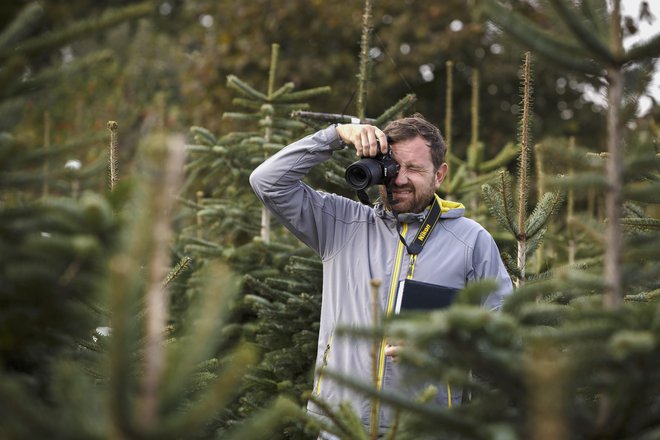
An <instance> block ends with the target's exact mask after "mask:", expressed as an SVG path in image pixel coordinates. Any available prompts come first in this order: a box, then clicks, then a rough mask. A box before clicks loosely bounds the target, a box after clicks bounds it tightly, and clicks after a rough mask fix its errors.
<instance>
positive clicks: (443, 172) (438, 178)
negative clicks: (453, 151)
mask: <svg viewBox="0 0 660 440" xmlns="http://www.w3.org/2000/svg"><path fill="white" fill-rule="evenodd" d="M447 171H449V166H448V165H447V162H443V164H442V165H440V168H438V169H437V170H436V172H435V187H436V188H438V187H439V186H440V184H441V183H442V181H443V180H445V177H447Z"/></svg>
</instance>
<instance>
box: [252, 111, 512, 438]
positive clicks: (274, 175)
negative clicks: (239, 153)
mask: <svg viewBox="0 0 660 440" xmlns="http://www.w3.org/2000/svg"><path fill="white" fill-rule="evenodd" d="M388 139H389V141H390V142H389V143H388ZM347 144H350V145H353V146H354V148H355V150H356V154H357V156H360V157H375V156H376V154H377V153H383V154H384V153H387V151H388V149H389V148H391V150H392V155H393V157H394V159H395V160H396V162H397V163H398V164H399V166H400V168H399V171H398V173H397V174H396V177H395V178H394V179H393V180H392V181H391V182H390V184H389V188H386V187H384V186H382V187H381V188H380V193H381V202H380V203H378V204H376V205H375V206H374V207H370V206H367V205H364V204H361V203H358V202H356V201H354V200H350V199H347V198H345V197H341V196H338V195H335V194H328V193H323V192H319V191H316V190H314V189H312V188H310V187H309V186H307V185H306V184H305V183H303V182H302V179H303V178H304V177H305V175H306V174H307V173H308V172H309V170H310V169H311V168H312V167H313V166H315V165H317V164H319V163H321V162H323V161H325V160H328V159H329V158H330V157H331V156H332V152H333V151H335V150H339V149H341V148H343V147H344V146H345V145H347ZM445 151H446V146H445V143H444V141H443V139H442V136H441V135H440V131H439V130H438V129H437V128H436V127H435V126H433V125H432V124H430V123H429V122H427V121H426V120H425V119H424V118H423V117H422V116H421V115H419V114H416V115H413V116H412V117H408V118H403V119H399V120H396V121H393V122H391V123H390V124H388V125H387V127H386V128H385V129H384V130H380V129H379V128H378V127H375V126H371V125H361V124H346V125H339V124H335V125H333V126H330V127H328V128H326V129H323V130H320V131H318V132H316V133H315V134H312V135H310V136H307V137H306V138H304V139H301V140H299V141H297V142H294V143H293V144H291V145H289V146H288V147H286V148H284V149H282V150H281V151H280V152H278V153H277V154H275V155H274V156H272V157H271V158H269V159H268V160H266V161H265V162H264V163H263V164H262V165H260V166H259V167H258V168H257V169H256V170H255V171H254V172H253V173H252V175H251V176H250V184H251V185H252V188H253V189H254V191H255V193H256V194H257V196H258V197H259V198H260V199H261V201H262V202H263V203H264V205H265V206H266V207H267V208H268V209H270V210H271V211H272V212H273V214H274V216H275V217H276V218H277V219H278V220H279V221H280V222H282V224H284V225H285V226H286V227H287V228H288V229H289V230H290V231H291V232H293V234H295V235H296V236H297V237H298V238H299V239H300V240H302V241H303V242H304V243H305V244H307V245H308V246H310V247H311V248H312V249H313V250H314V251H316V252H317V253H318V254H319V256H320V257H321V259H322V261H323V299H322V308H321V325H320V331H319V340H318V351H317V357H316V367H317V369H316V376H315V381H314V389H313V392H314V393H315V395H317V396H319V398H320V399H322V400H324V401H325V402H328V403H330V404H332V405H336V404H339V403H341V402H343V401H349V402H350V403H351V404H352V406H353V407H354V409H355V410H356V411H357V412H358V414H359V416H360V417H361V419H362V422H363V424H364V425H365V426H369V423H370V420H372V419H377V420H379V429H380V430H385V429H386V428H387V427H388V426H389V425H390V424H391V423H392V420H391V414H390V410H389V409H388V408H378V409H377V410H375V411H374V412H373V413H372V408H371V403H372V399H371V398H369V397H367V396H364V395H362V394H360V393H358V392H356V391H353V390H351V389H348V388H346V387H343V386H341V385H339V384H337V383H336V382H333V381H331V380H330V379H328V378H327V377H324V372H325V371H326V369H327V370H331V371H334V372H336V373H339V374H343V375H347V376H350V377H353V378H358V379H361V380H364V381H365V382H371V380H372V362H373V360H372V357H371V347H370V343H369V342H367V341H360V340H356V339H355V338H350V337H349V336H344V335H341V336H340V335H337V334H336V333H335V330H336V329H337V328H338V327H344V328H346V327H356V328H357V327H367V326H369V325H371V324H373V323H374V317H373V305H372V303H373V300H372V296H373V295H372V293H371V281H372V280H380V281H382V286H383V287H382V288H381V291H380V292H379V302H380V304H379V308H380V314H381V316H383V315H385V316H391V315H392V314H393V313H394V308H395V302H396V301H395V297H396V295H397V290H398V287H399V283H401V282H402V281H404V280H408V281H412V280H416V281H421V282H425V283H430V284H432V285H436V286H443V287H444V288H450V289H461V288H463V287H464V286H465V285H466V284H467V283H469V282H471V281H474V280H478V279H484V278H493V279H496V280H497V281H498V282H499V285H500V288H499V290H498V291H497V292H495V293H493V294H491V295H489V296H488V298H486V299H485V300H484V303H483V305H484V307H486V308H488V309H492V310H495V309H497V308H499V307H500V306H501V304H502V301H503V298H504V296H505V295H507V294H508V293H510V292H511V289H512V287H511V280H510V278H509V275H508V274H507V271H506V269H505V268H504V265H503V264H502V261H501V258H500V254H499V251H498V249H497V246H496V245H495V242H494V241H493V238H492V237H491V235H490V234H489V233H488V232H487V231H486V230H485V229H483V228H482V227H481V226H480V225H479V224H477V223H476V222H474V221H472V220H469V219H467V218H465V217H463V212H464V207H463V205H461V204H460V203H455V202H448V201H444V200H441V199H440V198H439V197H438V196H437V195H436V194H435V191H436V189H437V188H438V187H439V185H440V183H442V181H443V179H444V178H445V176H446V175H447V164H446V163H445V161H444V156H445ZM434 213H437V214H438V215H439V218H436V217H434V215H435V214H434ZM431 217H433V218H431ZM420 243H421V245H420ZM395 354H396V347H392V346H389V345H386V343H385V341H383V344H382V346H381V350H380V353H379V354H378V359H377V362H376V364H377V372H378V387H379V388H381V389H383V390H394V389H396V390H400V389H401V388H399V387H400V384H399V383H398V382H399V379H398V372H397V368H396V366H395V365H394V364H393V359H392V357H393V356H394V355H395ZM460 399H461V395H460V392H459V391H458V390H456V392H452V390H451V389H446V390H440V392H439V393H438V398H437V401H438V402H439V403H440V404H444V405H451V404H452V402H453V403H457V402H459V401H460ZM308 411H309V412H310V413H313V414H315V415H317V416H319V417H322V415H323V414H322V412H321V411H320V409H319V408H318V407H317V406H316V405H314V404H313V402H310V404H309V405H308Z"/></svg>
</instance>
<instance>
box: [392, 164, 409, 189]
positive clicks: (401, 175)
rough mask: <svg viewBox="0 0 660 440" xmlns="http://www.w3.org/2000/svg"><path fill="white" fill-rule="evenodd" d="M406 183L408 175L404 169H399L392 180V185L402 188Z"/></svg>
mask: <svg viewBox="0 0 660 440" xmlns="http://www.w3.org/2000/svg"><path fill="white" fill-rule="evenodd" d="M407 183H408V173H406V169H405V168H404V167H401V168H399V172H398V173H397V175H396V178H395V179H394V184H395V185H396V186H403V185H405V184H407Z"/></svg>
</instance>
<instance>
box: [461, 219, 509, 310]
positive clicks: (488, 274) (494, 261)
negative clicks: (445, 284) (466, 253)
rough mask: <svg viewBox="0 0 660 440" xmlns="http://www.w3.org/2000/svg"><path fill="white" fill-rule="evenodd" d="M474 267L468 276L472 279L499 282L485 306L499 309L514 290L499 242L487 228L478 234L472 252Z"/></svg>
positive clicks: (486, 300)
mask: <svg viewBox="0 0 660 440" xmlns="http://www.w3.org/2000/svg"><path fill="white" fill-rule="evenodd" d="M472 268H473V272H472V273H470V274H469V276H468V278H469V279H470V280H472V281H475V280H481V279H493V280H495V281H496V282H497V283H498V288H497V290H496V291H495V292H492V293H490V294H489V295H488V296H487V297H486V299H485V300H484V302H483V307H485V308H487V309H488V310H499V309H500V308H501V307H502V304H503V303H504V299H505V298H506V297H507V296H508V295H510V294H511V293H512V292H513V285H512V283H511V277H510V276H509V273H508V272H507V270H506V267H505V266H504V263H503V262H502V257H501V256H500V251H499V249H498V248H497V244H496V243H495V240H494V239H493V237H492V236H491V235H490V234H489V233H488V231H486V230H485V229H482V230H481V231H480V232H479V234H478V236H477V240H476V243H475V247H474V250H473V252H472Z"/></svg>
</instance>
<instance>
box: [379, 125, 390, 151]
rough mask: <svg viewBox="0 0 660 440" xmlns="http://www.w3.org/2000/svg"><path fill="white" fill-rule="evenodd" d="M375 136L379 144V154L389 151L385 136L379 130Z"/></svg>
mask: <svg viewBox="0 0 660 440" xmlns="http://www.w3.org/2000/svg"><path fill="white" fill-rule="evenodd" d="M377 136H378V142H379V143H380V152H381V153H383V154H385V153H387V150H389V149H390V146H389V144H388V143H387V136H386V135H385V133H383V132H382V131H380V130H379V131H378V133H377Z"/></svg>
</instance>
